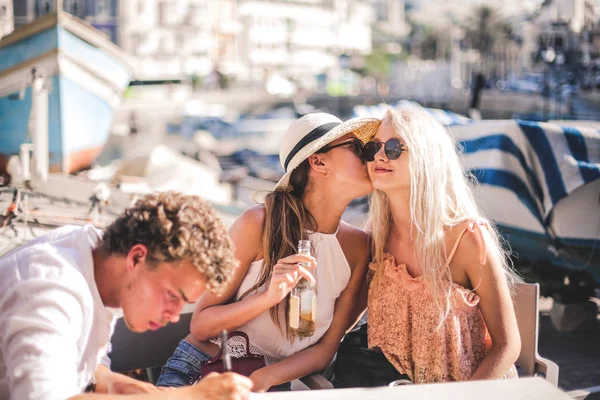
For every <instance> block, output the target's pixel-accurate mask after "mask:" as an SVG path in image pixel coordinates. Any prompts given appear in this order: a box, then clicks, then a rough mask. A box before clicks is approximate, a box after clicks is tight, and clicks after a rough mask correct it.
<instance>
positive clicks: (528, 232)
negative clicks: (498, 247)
mask: <svg viewBox="0 0 600 400" xmlns="http://www.w3.org/2000/svg"><path fill="white" fill-rule="evenodd" d="M574 123H575V124H576V122H574ZM451 132H452V133H453V134H454V136H455V138H456V139H457V140H458V141H459V144H460V147H461V148H462V151H463V156H464V162H465V163H466V166H467V167H468V168H469V169H470V170H471V172H472V173H473V175H474V176H475V177H476V178H477V180H478V181H479V183H480V186H479V188H478V191H477V200H478V203H479V205H480V206H481V208H482V209H483V210H484V212H485V213H486V215H487V216H488V217H489V218H490V219H492V220H494V221H495V222H496V223H497V224H498V225H499V226H500V228H501V230H503V231H504V232H503V233H505V234H506V236H507V237H508V239H509V242H510V245H511V247H512V248H513V249H514V250H516V251H517V253H519V256H520V258H521V259H522V260H523V261H543V262H547V263H550V264H555V265H560V266H563V267H568V268H572V269H583V268H590V269H591V271H592V272H593V273H595V274H596V280H597V281H598V282H599V283H600V131H598V130H596V129H594V128H591V127H578V126H574V125H570V126H569V125H559V124H554V123H538V122H529V121H517V120H502V121H476V122H475V121H474V122H472V123H471V124H469V125H462V126H460V125H455V126H453V127H452V128H451ZM596 248H598V249H597V250H598V251H596ZM569 249H571V250H569ZM577 254H578V256H576V255H577Z"/></svg>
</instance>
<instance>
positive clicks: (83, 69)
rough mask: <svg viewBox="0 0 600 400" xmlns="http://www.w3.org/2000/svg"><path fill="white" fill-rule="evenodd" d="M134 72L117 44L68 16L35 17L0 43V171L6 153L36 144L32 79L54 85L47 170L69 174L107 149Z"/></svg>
mask: <svg viewBox="0 0 600 400" xmlns="http://www.w3.org/2000/svg"><path fill="white" fill-rule="evenodd" d="M34 71H35V72H34ZM131 73H132V70H131V67H130V64H129V62H128V61H127V58H126V56H125V53H124V52H123V51H122V50H121V49H120V48H119V47H118V46H116V45H115V44H113V43H112V42H111V41H110V40H109V39H108V37H107V36H106V35H105V34H103V33H102V32H100V31H98V30H96V29H95V28H93V27H92V26H91V25H89V24H87V23H86V22H84V21H82V20H79V19H77V18H75V17H73V16H72V15H70V14H67V13H65V12H58V13H52V14H49V15H46V16H44V17H42V18H39V19H36V20H35V21H33V22H32V23H30V24H28V25H25V26H22V27H20V28H18V29H17V30H15V31H14V32H13V33H11V34H10V35H8V36H6V37H4V38H2V40H0V171H2V170H3V169H4V168H5V167H6V162H7V159H8V157H9V156H11V155H13V154H19V151H20V147H21V145H22V144H23V143H28V142H31V125H32V123H35V121H30V120H31V119H35V118H32V116H31V110H32V100H33V97H34V96H33V91H32V82H33V79H32V77H33V76H34V75H35V74H42V75H43V76H44V77H46V78H47V83H49V85H48V86H50V88H49V94H48V151H49V168H50V171H51V172H64V173H70V172H74V171H77V170H79V169H81V168H85V167H87V166H89V165H90V163H91V162H92V161H93V160H94V159H95V158H96V156H97V155H98V154H99V153H100V151H101V150H102V148H103V146H104V144H105V142H106V140H107V139H108V136H109V130H110V126H111V123H112V116H113V111H114V109H115V107H117V106H118V105H119V103H120V101H121V97H122V93H123V90H124V89H125V88H126V87H127V85H128V84H129V80H130V77H131Z"/></svg>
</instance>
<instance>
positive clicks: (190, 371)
mask: <svg viewBox="0 0 600 400" xmlns="http://www.w3.org/2000/svg"><path fill="white" fill-rule="evenodd" d="M211 358H212V357H211V356H209V355H208V354H206V353H204V352H203V351H201V350H200V349H198V348H197V347H195V346H193V345H191V344H190V343H188V342H186V341H185V340H181V341H180V342H179V345H177V348H176V349H175V352H174V353H173V355H172V356H171V357H170V358H169V359H168V360H167V363H166V364H165V365H164V367H163V368H162V371H161V373H160V377H159V378H158V381H157V382H156V386H171V387H179V386H188V385H191V384H192V383H194V382H196V381H197V380H198V378H199V377H200V363H201V362H202V361H208V360H210V359H211ZM288 390H291V383H290V382H287V383H283V384H281V385H277V386H273V387H272V388H271V389H269V392H280V391H288Z"/></svg>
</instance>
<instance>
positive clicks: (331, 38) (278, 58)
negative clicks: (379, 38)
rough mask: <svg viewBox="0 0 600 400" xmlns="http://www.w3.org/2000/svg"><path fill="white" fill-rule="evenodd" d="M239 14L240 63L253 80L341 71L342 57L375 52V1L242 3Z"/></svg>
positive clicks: (250, 0)
mask: <svg viewBox="0 0 600 400" xmlns="http://www.w3.org/2000/svg"><path fill="white" fill-rule="evenodd" d="M238 13H239V14H238V16H239V21H240V23H241V25H242V31H241V32H240V34H239V36H238V37H239V44H238V49H239V62H240V63H241V64H242V65H244V66H245V68H246V69H247V78H249V79H266V77H267V76H269V75H270V74H273V73H276V74H277V73H281V74H283V75H285V76H292V77H294V78H295V79H296V80H299V81H302V80H304V79H312V78H313V77H314V75H315V74H321V73H327V72H329V71H331V70H336V69H339V67H340V65H339V63H340V56H341V55H344V57H343V58H346V57H347V56H351V55H354V54H367V53H369V52H370V51H371V26H372V23H373V20H374V15H373V14H374V13H373V4H372V2H371V1H366V0H304V1H294V2H291V1H282V0H264V1H261V0H240V1H239V10H238Z"/></svg>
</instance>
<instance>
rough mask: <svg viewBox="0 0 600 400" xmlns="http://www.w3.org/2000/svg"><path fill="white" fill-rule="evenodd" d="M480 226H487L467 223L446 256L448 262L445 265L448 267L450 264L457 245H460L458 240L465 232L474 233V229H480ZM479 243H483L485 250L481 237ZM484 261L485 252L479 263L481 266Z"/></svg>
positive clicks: (482, 223)
mask: <svg viewBox="0 0 600 400" xmlns="http://www.w3.org/2000/svg"><path fill="white" fill-rule="evenodd" d="M480 226H487V225H486V223H485V222H484V221H471V222H469V223H468V224H467V225H466V226H465V228H464V229H463V230H462V231H461V232H460V235H458V238H457V239H456V242H455V243H454V246H453V247H452V251H450V254H449V255H448V260H447V261H446V264H447V265H449V264H450V262H451V261H452V258H453V257H454V253H456V249H458V245H459V243H460V240H461V239H462V237H463V236H464V235H465V232H466V231H467V230H468V231H471V232H474V231H475V228H476V227H480ZM481 241H482V243H483V248H484V249H485V241H484V240H483V237H481ZM485 259H486V252H485V251H484V252H483V259H482V260H480V262H481V263H482V264H485Z"/></svg>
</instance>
